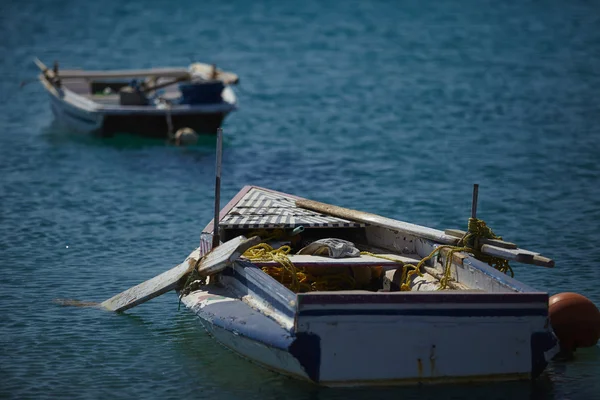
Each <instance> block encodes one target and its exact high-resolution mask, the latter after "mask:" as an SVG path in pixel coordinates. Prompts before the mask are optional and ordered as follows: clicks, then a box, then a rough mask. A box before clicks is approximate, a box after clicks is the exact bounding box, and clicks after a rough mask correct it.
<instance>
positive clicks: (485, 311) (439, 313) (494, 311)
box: [298, 308, 548, 317]
mask: <svg viewBox="0 0 600 400" xmlns="http://www.w3.org/2000/svg"><path fill="white" fill-rule="evenodd" d="M346 315H404V316H431V317H433V316H435V317H529V316H544V317H545V316H547V315H548V310H546V309H543V308H516V309H510V308H445V309H413V310H390V309H387V310H381V309H370V310H365V309H348V310H304V311H300V312H299V313H298V316H300V317H324V316H346Z"/></svg>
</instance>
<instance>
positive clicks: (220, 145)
mask: <svg viewBox="0 0 600 400" xmlns="http://www.w3.org/2000/svg"><path fill="white" fill-rule="evenodd" d="M222 152H223V129H221V128H218V129H217V171H216V180H215V216H214V219H213V242H212V247H213V249H214V248H215V247H217V246H219V243H220V242H221V239H220V237H219V214H220V211H221V207H220V200H221V154H222Z"/></svg>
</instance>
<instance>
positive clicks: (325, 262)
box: [222, 226, 472, 293]
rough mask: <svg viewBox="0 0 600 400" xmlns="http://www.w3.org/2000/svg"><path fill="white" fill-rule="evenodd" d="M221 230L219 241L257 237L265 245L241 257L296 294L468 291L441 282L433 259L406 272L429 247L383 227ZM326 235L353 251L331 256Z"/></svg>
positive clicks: (439, 267) (450, 282) (454, 283)
mask: <svg viewBox="0 0 600 400" xmlns="http://www.w3.org/2000/svg"><path fill="white" fill-rule="evenodd" d="M222 232H223V235H224V237H223V240H229V239H232V238H233V237H236V236H238V235H244V236H246V237H251V236H255V235H257V236H260V237H261V239H263V243H265V244H267V245H268V247H267V246H262V247H261V246H259V248H257V249H255V251H254V252H253V251H249V252H246V253H244V255H243V258H247V259H249V260H250V261H252V263H253V264H255V265H257V266H259V267H261V268H262V270H263V271H264V272H265V273H267V274H269V275H270V276H271V277H273V278H275V279H276V280H278V281H279V282H281V283H282V284H284V285H285V286H286V287H288V289H290V290H292V291H293V292H297V293H298V292H309V291H322V290H327V291H332V290H367V291H372V292H390V291H392V292H393V291H399V290H401V289H402V290H411V291H432V290H438V289H449V290H471V289H472V288H470V287H467V286H466V285H464V284H461V283H459V282H457V281H456V280H454V279H447V280H444V279H443V271H444V269H443V268H444V267H443V266H442V264H441V263H440V262H439V261H441V258H440V259H438V257H434V258H433V259H432V260H431V261H430V262H428V263H424V264H423V265H422V266H420V268H419V272H420V274H417V273H412V274H410V272H411V271H414V270H415V269H416V268H415V267H416V266H417V264H418V263H419V261H421V259H422V258H424V257H425V256H427V255H428V254H429V253H430V249H428V248H427V249H426V248H423V249H422V251H421V253H423V252H427V254H419V251H418V250H417V247H418V246H417V245H416V242H417V241H416V240H415V238H413V237H407V236H402V237H400V236H398V235H394V233H393V232H392V231H390V230H388V229H385V228H377V227H371V226H368V227H349V228H307V229H293V228H288V229H280V228H273V229H226V230H223V231H222ZM265 239H266V240H265ZM328 239H334V240H342V241H347V242H349V243H350V246H352V247H354V248H355V249H356V251H355V252H354V254H353V255H348V254H346V255H343V254H342V255H341V256H334V257H332V253H334V252H331V251H330V250H329V249H328V248H327V244H326V243H327V240H328ZM311 244H312V246H310V247H309V245H311ZM251 250H252V249H251ZM307 250H308V251H307ZM282 259H283V262H282ZM413 266H414V267H413ZM293 275H294V276H295V277H294V276H293ZM403 284H404V285H403Z"/></svg>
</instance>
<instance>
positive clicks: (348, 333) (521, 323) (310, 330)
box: [290, 292, 557, 386]
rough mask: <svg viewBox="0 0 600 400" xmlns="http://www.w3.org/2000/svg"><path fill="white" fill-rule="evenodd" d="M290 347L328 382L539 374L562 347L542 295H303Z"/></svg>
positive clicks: (311, 371) (315, 376)
mask: <svg viewBox="0 0 600 400" xmlns="http://www.w3.org/2000/svg"><path fill="white" fill-rule="evenodd" d="M297 307H298V310H297V318H296V323H295V332H296V337H297V339H296V342H294V344H293V345H292V346H291V347H290V352H291V353H292V354H293V355H294V356H296V358H298V360H299V361H300V363H301V364H302V365H303V367H304V368H305V370H306V373H307V375H308V376H309V377H310V378H311V379H312V380H313V381H315V382H317V383H319V384H322V385H325V386H340V385H343V386H349V385H350V386H352V385H372V384H383V385H387V384H402V383H404V384H410V383H424V382H461V381H481V380H486V381H488V380H514V379H528V378H535V377H537V376H538V375H539V374H541V373H542V371H543V370H544V369H545V367H546V365H547V363H548V361H549V358H551V357H552V356H553V355H554V354H553V352H554V351H555V349H556V344H557V343H556V339H555V337H554V335H553V334H552V332H551V330H550V329H549V328H548V323H547V315H548V296H547V294H544V293H497V294H489V293H481V292H470V293H464V292H463V293H452V292H440V293H434V294H432V293H427V294H423V293H415V292H396V293H369V292H365V293H356V292H348V293H340V292H335V293H333V292H331V293H327V292H324V293H323V292H322V293H306V294H299V295H298V305H297Z"/></svg>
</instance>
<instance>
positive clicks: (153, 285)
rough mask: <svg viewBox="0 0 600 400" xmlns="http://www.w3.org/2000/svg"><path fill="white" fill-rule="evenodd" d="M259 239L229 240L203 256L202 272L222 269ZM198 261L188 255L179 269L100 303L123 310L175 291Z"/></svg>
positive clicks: (174, 269) (173, 269) (116, 309)
mask: <svg viewBox="0 0 600 400" xmlns="http://www.w3.org/2000/svg"><path fill="white" fill-rule="evenodd" d="M259 242H260V238H258V237H256V236H255V237H252V238H250V239H246V238H245V237H244V236H238V237H236V238H234V239H232V240H230V241H228V242H225V243H223V244H222V245H220V246H219V247H217V248H215V249H214V250H213V251H211V252H210V253H208V254H207V255H206V256H205V257H204V258H203V259H202V261H201V262H200V266H199V267H198V271H199V272H200V274H201V275H204V276H208V275H212V274H214V273H217V272H219V271H222V270H223V269H225V268H226V267H227V266H229V265H230V264H231V263H232V262H233V261H235V260H236V259H237V258H239V257H240V256H241V255H242V254H243V253H244V251H246V250H247V249H248V248H250V247H251V246H253V245H255V244H257V243H259ZM195 264H196V261H195V260H194V259H193V258H191V257H188V259H187V260H186V261H185V262H183V263H181V264H179V265H178V266H176V267H175V268H172V269H170V270H168V271H166V272H163V273H162V274H160V275H157V276H155V277H154V278H152V279H149V280H147V281H145V282H143V283H140V284H139V285H136V286H134V287H132V288H129V289H127V290H126V291H124V292H122V293H119V294H117V295H116V296H113V297H111V298H110V299H108V300H105V301H104V302H103V303H101V304H100V305H101V306H102V307H104V308H106V309H107V310H110V311H115V312H119V311H125V310H128V309H130V308H132V307H135V306H138V305H140V304H142V303H145V302H147V301H148V300H152V299H153V298H155V297H158V296H160V295H162V294H165V293H167V292H170V291H171V290H175V289H176V288H177V286H178V284H179V281H180V280H181V279H182V278H183V277H184V276H186V275H187V274H188V273H190V272H191V271H192V269H193V268H194V266H195Z"/></svg>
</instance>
